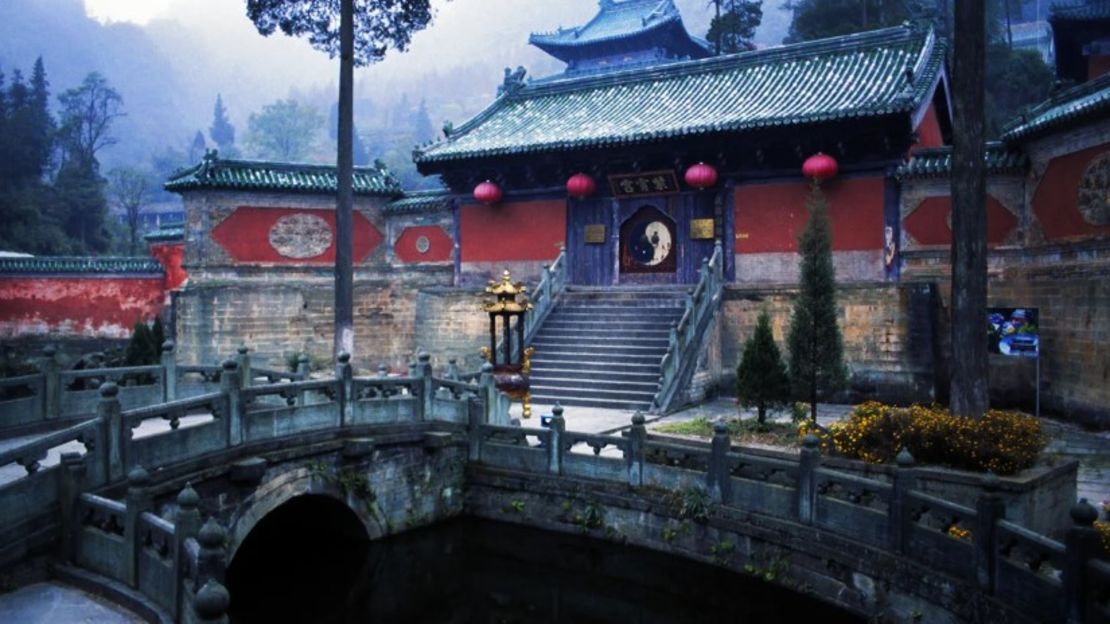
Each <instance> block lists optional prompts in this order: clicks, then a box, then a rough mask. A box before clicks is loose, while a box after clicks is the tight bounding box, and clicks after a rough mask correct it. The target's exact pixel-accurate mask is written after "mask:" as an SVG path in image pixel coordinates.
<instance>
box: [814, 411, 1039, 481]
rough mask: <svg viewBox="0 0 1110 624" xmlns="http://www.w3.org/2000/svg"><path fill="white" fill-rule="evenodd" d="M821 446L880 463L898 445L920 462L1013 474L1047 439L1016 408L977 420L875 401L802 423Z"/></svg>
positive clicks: (894, 452) (1030, 460)
mask: <svg viewBox="0 0 1110 624" xmlns="http://www.w3.org/2000/svg"><path fill="white" fill-rule="evenodd" d="M808 433H814V434H815V435H817V437H818V438H819V439H820V440H821V448H822V450H824V451H826V452H829V453H836V454H838V455H844V456H847V457H852V458H855V459H862V460H863V461H866V462H870V463H875V464H881V463H885V462H889V461H893V459H894V457H895V456H896V455H897V454H898V451H899V450H901V449H902V447H903V446H905V447H906V448H908V449H909V450H910V453H912V454H913V456H914V460H915V461H916V462H918V463H922V464H940V465H944V466H949V467H952V468H958V469H961V470H972V471H988V470H989V471H991V472H993V473H995V474H1012V473H1015V472H1018V471H1019V470H1023V469H1025V468H1028V467H1030V466H1032V465H1033V464H1034V463H1035V462H1036V461H1037V456H1038V455H1039V454H1040V452H1041V449H1043V448H1044V447H1045V444H1047V443H1048V438H1047V437H1046V436H1045V435H1044V433H1043V432H1042V431H1041V425H1040V422H1039V421H1038V420H1037V419H1036V418H1034V417H1032V416H1028V415H1025V414H1021V413H1018V412H1006V411H1002V410H989V411H988V412H987V413H986V414H985V415H984V416H983V417H982V418H980V419H971V418H962V417H959V416H953V415H952V414H950V413H948V411H947V410H944V409H941V408H938V407H936V406H933V407H926V406H923V405H914V406H911V407H893V406H889V405H884V404H882V403H878V402H876V401H869V402H867V403H863V404H861V405H858V406H856V408H855V409H854V410H853V411H852V414H851V415H850V416H849V418H848V419H847V420H844V421H841V422H838V423H833V424H832V425H830V426H829V427H828V429H821V428H820V427H815V426H814V425H812V424H811V423H805V424H803V425H802V427H801V428H800V429H799V434H800V435H802V436H805V435H806V434H808Z"/></svg>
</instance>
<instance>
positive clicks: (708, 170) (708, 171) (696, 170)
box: [686, 162, 717, 190]
mask: <svg viewBox="0 0 1110 624" xmlns="http://www.w3.org/2000/svg"><path fill="white" fill-rule="evenodd" d="M686 184H689V185H690V186H692V187H694V188H696V189H698V190H702V189H707V188H709V187H711V186H715V185H716V184H717V170H716V169H714V168H713V166H712V165H707V164H705V163H703V162H699V163H698V164H696V165H691V166H690V168H689V169H687V170H686Z"/></svg>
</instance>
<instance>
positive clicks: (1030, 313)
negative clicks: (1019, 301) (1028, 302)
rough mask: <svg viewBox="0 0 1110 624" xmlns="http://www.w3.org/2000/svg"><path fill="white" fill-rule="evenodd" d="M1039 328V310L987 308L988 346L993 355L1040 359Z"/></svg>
mask: <svg viewBox="0 0 1110 624" xmlns="http://www.w3.org/2000/svg"><path fill="white" fill-rule="evenodd" d="M1039 328H1040V318H1039V315H1038V314H1037V308H987V336H988V341H989V342H988V343H987V344H988V345H989V349H990V352H991V353H998V354H1001V355H1013V356H1018V357H1034V358H1035V357H1040V352H1041V337H1040V329H1039Z"/></svg>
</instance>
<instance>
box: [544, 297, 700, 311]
mask: <svg viewBox="0 0 1110 624" xmlns="http://www.w3.org/2000/svg"><path fill="white" fill-rule="evenodd" d="M558 306H559V307H561V308H572V309H580V308H585V309H593V308H618V309H621V310H628V309H633V310H636V309H640V308H650V309H653V310H683V309H685V308H686V299H685V298H682V299H656V298H648V297H643V298H639V299H614V300H612V301H603V300H600V299H574V298H571V299H567V298H563V299H560V300H559V303H558Z"/></svg>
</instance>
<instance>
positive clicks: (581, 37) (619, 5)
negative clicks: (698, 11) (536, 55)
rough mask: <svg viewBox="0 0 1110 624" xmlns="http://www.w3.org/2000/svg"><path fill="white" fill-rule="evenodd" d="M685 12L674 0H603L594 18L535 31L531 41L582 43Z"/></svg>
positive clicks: (606, 38)
mask: <svg viewBox="0 0 1110 624" xmlns="http://www.w3.org/2000/svg"><path fill="white" fill-rule="evenodd" d="M681 21H682V16H680V15H679V13H678V9H677V8H675V5H674V2H673V1H672V0H624V1H623V2H617V1H612V0H611V1H608V2H606V1H603V2H602V3H601V6H600V10H599V11H598V13H597V15H596V16H594V18H593V19H592V20H590V21H589V22H587V23H586V24H585V25H583V26H578V27H576V28H560V29H559V30H557V31H555V32H551V33H534V34H533V35H532V36H531V37H529V41H530V42H531V43H533V44H536V45H540V46H543V45H561V46H581V45H588V44H591V43H601V42H603V41H611V40H613V39H620V38H623V37H630V36H633V35H637V34H639V33H641V32H644V31H646V30H650V29H652V28H657V27H659V26H661V25H663V24H667V23H669V22H681Z"/></svg>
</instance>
